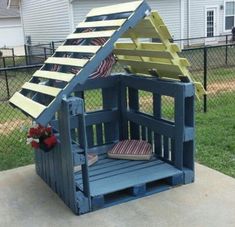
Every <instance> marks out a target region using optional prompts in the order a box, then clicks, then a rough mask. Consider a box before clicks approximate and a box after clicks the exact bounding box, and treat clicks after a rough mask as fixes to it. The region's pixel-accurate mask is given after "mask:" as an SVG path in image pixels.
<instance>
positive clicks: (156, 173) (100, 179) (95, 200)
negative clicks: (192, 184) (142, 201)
mask: <svg viewBox="0 0 235 227" xmlns="http://www.w3.org/2000/svg"><path fill="white" fill-rule="evenodd" d="M163 179H164V181H163ZM75 182H76V186H77V187H78V188H79V190H81V191H83V184H82V175H81V172H80V173H79V172H78V173H76V175H75ZM89 182H90V193H91V197H92V209H93V210H95V209H98V208H102V207H106V206H110V205H113V204H114V203H121V202H124V201H128V200H131V199H135V198H139V197H142V196H146V195H149V194H152V193H156V192H160V191H162V190H166V189H169V188H170V187H171V186H173V185H180V184H183V171H180V170H178V169H176V168H175V167H173V166H172V165H170V164H167V163H165V162H164V161H161V160H159V159H156V158H155V159H153V160H151V161H130V160H115V159H110V158H108V157H107V155H106V154H104V155H100V156H99V161H98V162H97V163H95V164H94V165H93V166H91V167H90V168H89Z"/></svg>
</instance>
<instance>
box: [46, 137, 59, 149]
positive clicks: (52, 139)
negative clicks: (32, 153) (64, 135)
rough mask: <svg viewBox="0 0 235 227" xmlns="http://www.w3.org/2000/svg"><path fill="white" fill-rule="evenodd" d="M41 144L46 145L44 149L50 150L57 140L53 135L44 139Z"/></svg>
mask: <svg viewBox="0 0 235 227" xmlns="http://www.w3.org/2000/svg"><path fill="white" fill-rule="evenodd" d="M43 143H44V144H45V145H46V147H47V148H48V149H50V148H52V147H54V146H55V145H56V143H57V139H56V137H55V135H52V136H50V137H48V138H46V139H44V140H43Z"/></svg>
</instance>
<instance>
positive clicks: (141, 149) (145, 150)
mask: <svg viewBox="0 0 235 227" xmlns="http://www.w3.org/2000/svg"><path fill="white" fill-rule="evenodd" d="M152 155H153V152H152V146H151V144H149V143H148V142H146V141H144V140H123V141H120V142H119V143H117V144H116V145H115V146H114V147H113V148H112V149H111V150H110V151H108V157H110V158H116V159H129V160H149V159H151V157H152Z"/></svg>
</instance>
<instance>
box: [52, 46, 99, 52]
mask: <svg viewBox="0 0 235 227" xmlns="http://www.w3.org/2000/svg"><path fill="white" fill-rule="evenodd" d="M100 48H101V46H91V45H89V46H88V45H84V46H82V45H80V46H78V45H68V46H67V45H66V46H59V47H58V48H57V49H56V52H74V53H91V54H95V53H96V52H97V51H98V50H99V49H100Z"/></svg>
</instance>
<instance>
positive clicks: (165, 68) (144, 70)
mask: <svg viewBox="0 0 235 227" xmlns="http://www.w3.org/2000/svg"><path fill="white" fill-rule="evenodd" d="M118 62H120V63H121V64H123V65H128V66H130V67H131V69H132V71H133V72H134V73H140V74H150V73H149V69H156V70H157V72H158V73H159V75H160V76H161V77H167V76H169V77H172V78H177V79H178V78H179V75H181V74H182V72H181V70H180V68H179V67H178V66H177V65H170V64H163V63H155V62H142V61H133V60H118Z"/></svg>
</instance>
